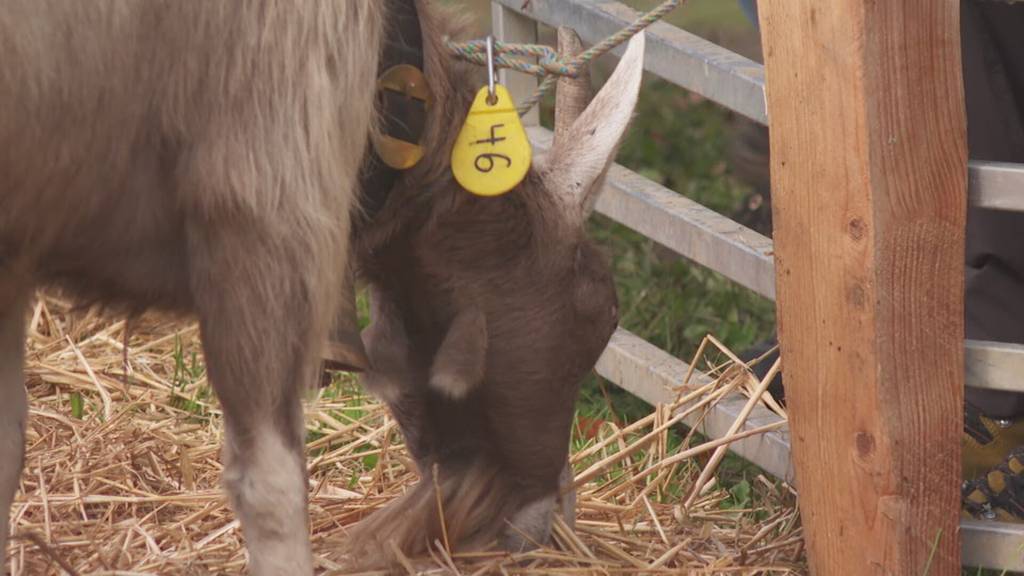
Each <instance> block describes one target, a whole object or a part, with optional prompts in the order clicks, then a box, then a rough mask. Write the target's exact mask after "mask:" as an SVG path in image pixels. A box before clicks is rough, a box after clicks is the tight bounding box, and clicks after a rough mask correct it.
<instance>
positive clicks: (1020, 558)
mask: <svg viewBox="0 0 1024 576" xmlns="http://www.w3.org/2000/svg"><path fill="white" fill-rule="evenodd" d="M960 536H961V540H962V543H961V546H962V549H963V558H962V560H961V561H962V562H963V564H964V566H973V567H978V568H989V569H992V570H1010V571H1013V572H1024V524H1006V523H1003V522H981V521H977V520H961V521H960Z"/></svg>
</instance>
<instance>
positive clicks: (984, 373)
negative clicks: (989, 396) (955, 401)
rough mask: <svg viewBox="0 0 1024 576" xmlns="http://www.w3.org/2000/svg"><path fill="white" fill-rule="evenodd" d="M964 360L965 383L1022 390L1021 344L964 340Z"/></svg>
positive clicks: (1023, 355)
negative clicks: (965, 368) (965, 341)
mask: <svg viewBox="0 0 1024 576" xmlns="http://www.w3.org/2000/svg"><path fill="white" fill-rule="evenodd" d="M965 363H966V365H967V385H968V386H972V387H974V388H987V389H989V390H1005V391H1010V392H1024V345H1021V344H1007V343H1004V342H989V341H985V340H968V341H967V346H966V349H965Z"/></svg>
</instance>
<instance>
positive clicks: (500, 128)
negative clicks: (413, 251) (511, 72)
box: [452, 84, 532, 196]
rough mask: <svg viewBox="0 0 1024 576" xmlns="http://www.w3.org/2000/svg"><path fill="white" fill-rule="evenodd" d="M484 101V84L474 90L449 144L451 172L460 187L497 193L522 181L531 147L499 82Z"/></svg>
mask: <svg viewBox="0 0 1024 576" xmlns="http://www.w3.org/2000/svg"><path fill="white" fill-rule="evenodd" d="M494 94H495V97H496V98H495V100H494V103H493V104H490V103H488V102H487V97H488V95H489V94H488V89H487V86H484V87H483V88H481V89H480V91H479V92H477V94H476V98H475V99H474V100H473V106H472V107H470V109H469V114H468V115H467V116H466V122H465V124H463V125H462V130H461V131H460V132H459V137H458V138H457V139H456V140H455V147H454V148H452V172H453V173H454V174H455V180H457V181H458V182H459V184H461V185H462V187H463V188H465V189H466V190H468V191H470V192H472V193H473V194H476V195H477V196H498V195H501V194H504V193H505V192H508V191H509V190H511V189H513V188H515V187H516V185H517V184H519V183H520V182H522V181H523V178H525V177H526V173H527V171H529V169H530V159H531V156H532V150H531V148H530V141H529V140H528V139H527V138H526V131H525V130H523V124H522V123H521V122H520V121H519V113H518V112H516V107H515V105H514V104H513V103H512V96H510V95H509V93H508V90H506V89H505V87H504V86H502V85H501V84H496V85H495V86H494Z"/></svg>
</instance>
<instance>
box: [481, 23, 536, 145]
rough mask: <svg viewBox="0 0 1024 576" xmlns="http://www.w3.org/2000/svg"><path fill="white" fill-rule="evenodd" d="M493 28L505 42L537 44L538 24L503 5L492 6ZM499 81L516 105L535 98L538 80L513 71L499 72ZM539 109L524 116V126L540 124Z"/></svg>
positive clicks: (499, 38)
mask: <svg viewBox="0 0 1024 576" xmlns="http://www.w3.org/2000/svg"><path fill="white" fill-rule="evenodd" d="M491 28H492V30H493V31H492V34H494V37H495V38H496V39H498V40H502V41H504V42H520V43H523V44H536V43H537V22H536V21H534V20H531V19H530V18H527V17H526V16H523V15H522V14H519V13H517V12H514V11H512V10H511V9H509V8H505V7H504V6H502V5H501V4H497V3H495V4H491ZM498 81H499V82H501V83H502V84H504V85H505V87H506V88H508V91H509V93H510V94H511V95H512V100H514V101H515V102H516V104H519V103H521V102H522V101H523V100H526V99H527V98H529V97H530V96H533V92H534V90H536V89H537V79H536V78H534V77H533V76H528V75H526V74H522V73H519V72H513V71H511V70H499V71H498ZM539 109H540V107H539V106H534V107H533V109H532V110H530V111H529V112H527V113H526V115H525V116H523V118H522V121H523V126H537V125H538V124H540V112H539Z"/></svg>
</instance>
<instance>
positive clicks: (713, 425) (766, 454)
mask: <svg viewBox="0 0 1024 576" xmlns="http://www.w3.org/2000/svg"><path fill="white" fill-rule="evenodd" d="M689 369H690V366H689V365H688V364H687V363H686V362H683V361H682V360H680V359H678V358H676V357H674V356H672V355H670V354H668V353H667V352H665V351H664V350H661V349H660V348H658V347H657V346H654V345H653V344H650V343H649V342H647V341H645V340H644V339H643V338H640V337H638V336H636V335H635V334H632V333H630V332H629V331H628V330H624V329H622V328H619V329H618V330H617V331H616V332H615V334H614V335H612V339H611V341H610V342H609V343H608V348H606V349H605V351H604V354H603V355H602V356H601V359H600V360H598V362H597V367H596V370H597V373H598V374H600V375H601V376H603V377H605V378H607V379H608V380H610V381H611V382H613V383H614V384H616V385H617V386H619V387H621V388H623V389H624V390H626V391H628V392H630V393H631V394H633V395H635V396H637V397H639V398H640V399H642V400H643V401H645V402H647V403H648V404H651V405H658V404H669V403H671V402H673V401H675V399H676V397H677V395H678V392H679V388H680V386H682V384H683V383H684V382H685V381H686V373H687V371H689ZM708 382H710V380H709V378H708V376H707V375H705V374H703V373H701V372H700V371H696V372H695V373H694V375H693V376H692V377H691V380H690V384H691V385H692V386H694V387H699V386H701V385H704V384H706V383H708ZM746 401H747V399H746V397H745V396H742V395H741V394H739V393H737V394H733V395H731V396H728V397H725V398H723V399H722V400H721V401H720V402H718V404H717V405H716V406H715V407H713V408H712V409H711V410H710V411H709V413H708V415H707V416H706V417H705V419H704V421H703V422H701V423H698V421H697V416H696V415H694V416H692V417H689V418H687V419H685V420H684V421H685V422H686V423H687V424H688V425H690V426H697V429H698V430H699V431H700V432H701V433H702V434H704V435H705V436H707V437H709V438H722V437H723V436H724V435H725V433H726V431H727V430H728V429H729V426H730V425H731V424H732V423H733V422H735V421H736V417H737V416H738V415H739V413H740V410H742V409H743V405H744V404H745V403H746ZM779 420H780V418H779V416H778V415H777V414H775V413H774V412H772V411H771V410H768V409H767V408H765V407H763V406H758V407H756V408H755V409H754V411H753V412H752V413H751V414H750V417H749V418H748V419H747V422H746V424H744V426H743V428H742V429H741V431H747V430H753V429H754V428H758V427H761V426H766V425H768V424H773V423H775V422H778V421H779ZM729 449H730V450H732V451H733V452H735V453H736V454H739V455H740V456H741V457H743V458H744V459H745V460H748V461H750V462H753V463H754V464H757V465H758V466H760V467H761V468H763V469H764V470H765V471H766V472H768V473H769V474H771V475H773V476H775V477H777V478H782V479H786V480H792V478H793V474H792V467H791V465H790V460H789V435H788V434H787V433H786V432H785V431H777V432H769V433H767V434H761V435H759V436H752V437H750V438H745V439H743V440H740V441H738V442H736V443H734V444H732V445H731V446H730V447H729Z"/></svg>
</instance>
